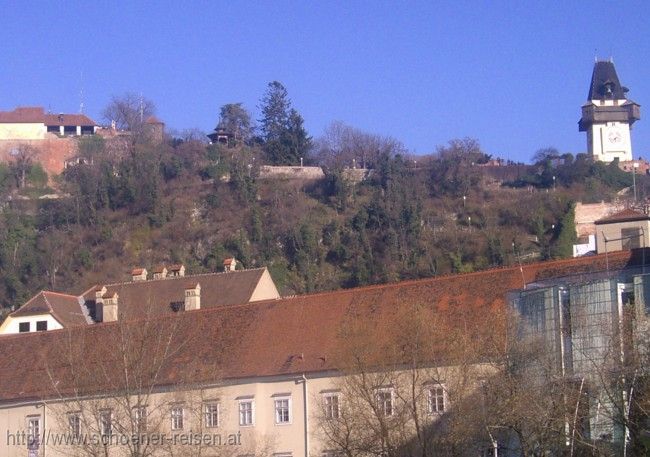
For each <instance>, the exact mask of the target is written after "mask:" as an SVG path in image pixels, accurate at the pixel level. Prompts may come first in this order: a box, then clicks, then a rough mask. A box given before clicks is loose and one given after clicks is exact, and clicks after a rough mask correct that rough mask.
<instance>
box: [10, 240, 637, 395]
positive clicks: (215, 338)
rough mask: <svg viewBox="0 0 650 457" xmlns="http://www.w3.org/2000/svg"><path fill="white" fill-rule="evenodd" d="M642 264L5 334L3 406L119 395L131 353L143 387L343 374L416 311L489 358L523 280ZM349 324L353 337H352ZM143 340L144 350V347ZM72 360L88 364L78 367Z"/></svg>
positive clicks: (402, 331) (399, 331)
mask: <svg viewBox="0 0 650 457" xmlns="http://www.w3.org/2000/svg"><path fill="white" fill-rule="evenodd" d="M635 256H637V253H635V252H630V251H623V252H618V253H612V254H609V256H608V257H606V256H604V255H600V256H593V257H589V258H579V259H569V260H561V261H555V262H546V263H538V264H530V265H524V266H523V267H521V268H520V267H519V266H514V267H508V268H501V269H493V270H488V271H482V272H477V273H469V274H462V275H452V276H445V277H436V278H430V279H423V280H414V281H405V282H400V283H396V284H387V285H377V286H369V287H362V288H357V289H349V290H340V291H335V292H327V293H317V294H312V295H305V296H297V297H291V298H284V299H277V300H268V301H263V302H257V303H249V304H245V305H237V306H228V307H218V308H211V309H200V310H196V311H188V312H182V313H179V314H176V315H167V316H162V317H156V318H150V319H142V320H138V321H130V322H126V321H123V322H117V323H105V324H98V325H92V326H85V327H72V328H70V329H63V330H54V331H50V332H41V333H38V334H36V333H34V334H19V335H11V336H6V337H3V338H0V403H3V402H4V403H7V402H14V401H18V400H30V399H32V400H33V399H41V398H49V397H56V395H67V394H70V393H71V392H73V391H78V392H82V393H91V392H93V391H95V390H98V391H106V390H110V389H117V390H119V389H120V388H121V386H122V380H121V379H120V378H119V376H120V373H121V372H122V371H123V370H120V369H116V367H118V366H119V364H120V363H123V360H124V359H123V358H122V355H123V354H128V355H129V357H131V358H137V354H145V355H147V357H144V358H143V359H142V363H141V369H140V370H139V371H138V373H139V374H137V376H140V377H142V379H141V380H140V381H141V382H142V384H143V385H147V384H151V383H155V384H157V385H160V386H164V385H167V386H169V385H177V384H184V383H192V384H202V383H218V382H220V381H222V380H227V379H241V378H248V377H256V376H278V375H286V376H289V375H297V374H300V373H319V372H325V371H330V370H336V369H337V368H340V367H339V366H338V365H337V357H338V355H339V354H340V350H341V347H343V346H344V345H345V344H346V342H347V341H348V339H350V338H351V339H354V338H361V339H362V340H363V341H366V342H367V343H369V346H371V347H374V348H377V349H378V350H379V349H381V351H379V352H378V356H383V357H385V358H386V359H388V360H389V359H390V358H391V357H392V356H391V353H392V351H391V344H392V343H391V342H392V341H394V340H393V339H392V338H394V337H396V336H404V335H406V336H408V331H409V326H408V325H407V324H405V323H408V319H409V318H410V317H412V316H413V314H414V313H415V312H416V310H421V311H422V312H423V313H424V314H422V315H423V316H430V317H431V319H433V318H439V319H440V321H439V322H440V325H441V327H440V328H441V331H440V332H439V333H441V334H445V333H446V331H445V330H444V329H448V330H452V331H456V332H461V333H462V334H465V335H476V338H478V339H480V341H481V343H482V345H483V346H484V347H485V350H486V351H488V352H489V351H491V350H494V349H495V348H497V347H498V345H499V344H500V343H501V336H502V335H503V333H504V332H503V329H504V324H505V323H504V320H503V317H504V311H505V310H506V308H507V307H506V293H507V292H508V291H510V290H512V289H520V288H522V286H523V284H524V282H525V283H530V282H535V281H539V280H542V279H548V278H552V277H560V276H566V275H571V274H579V273H589V272H595V271H602V270H604V269H605V266H606V265H608V266H609V268H611V269H620V268H623V267H625V266H627V265H629V264H630V263H632V262H635V261H637V259H636V257H635ZM109 290H110V287H109ZM202 293H203V291H202ZM121 297H122V296H121V295H120V299H121ZM424 320H426V319H424ZM346 328H347V329H353V331H352V332H351V333H345V332H342V329H346ZM355 329H357V330H355ZM125 335H132V336H133V341H134V343H133V344H132V346H133V348H138V349H137V350H136V349H130V348H128V347H125V346H124V345H123V342H124V341H125ZM126 340H127V341H128V339H126ZM140 340H142V341H143V342H144V344H137V343H138V342H140ZM166 341H170V344H169V345H167V344H165V342H166ZM162 347H164V348H166V349H168V351H167V352H168V355H167V356H166V358H165V359H164V360H163V361H162V363H161V367H160V368H161V369H160V370H159V374H158V375H157V377H156V379H155V380H154V379H152V378H149V377H148V376H149V374H151V373H153V372H158V370H157V369H156V370H154V369H153V368H154V367H152V366H151V364H153V363H154V361H155V360H161V359H160V358H157V357H152V355H156V354H160V353H161V351H162ZM442 347H443V346H440V347H438V346H437V345H436V344H433V343H432V346H431V348H429V349H430V350H429V352H428V356H427V357H430V358H431V359H432V360H433V359H436V360H438V359H440V360H443V359H444V358H445V356H446V354H445V350H448V349H449V347H446V349H445V350H442V349H441V348H442ZM132 362H133V361H132ZM393 362H398V360H393ZM133 363H134V365H136V364H135V362H133ZM71 364H75V365H80V367H77V369H75V370H71V369H70V367H71ZM142 365H144V366H142ZM81 368H83V369H81ZM73 373H75V374H73ZM54 382H55V383H56V385H57V392H58V393H57V394H55V392H54V389H53V387H52V386H53V383H54Z"/></svg>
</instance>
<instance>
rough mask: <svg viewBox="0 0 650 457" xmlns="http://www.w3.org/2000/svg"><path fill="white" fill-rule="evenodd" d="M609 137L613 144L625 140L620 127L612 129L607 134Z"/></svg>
mask: <svg viewBox="0 0 650 457" xmlns="http://www.w3.org/2000/svg"><path fill="white" fill-rule="evenodd" d="M607 139H608V140H609V142H610V143H612V144H618V143H621V142H623V135H622V134H621V132H620V131H619V130H618V129H611V130H610V131H609V133H608V134H607Z"/></svg>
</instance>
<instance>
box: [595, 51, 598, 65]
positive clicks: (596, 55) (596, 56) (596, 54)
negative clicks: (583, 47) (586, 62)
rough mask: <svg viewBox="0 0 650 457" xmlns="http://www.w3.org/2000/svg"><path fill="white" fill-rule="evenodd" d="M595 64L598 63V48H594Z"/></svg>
mask: <svg viewBox="0 0 650 457" xmlns="http://www.w3.org/2000/svg"><path fill="white" fill-rule="evenodd" d="M594 62H598V48H594Z"/></svg>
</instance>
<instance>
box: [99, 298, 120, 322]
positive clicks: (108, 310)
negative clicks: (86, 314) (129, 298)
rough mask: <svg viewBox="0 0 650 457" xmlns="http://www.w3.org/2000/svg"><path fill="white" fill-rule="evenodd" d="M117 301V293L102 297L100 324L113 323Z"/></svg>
mask: <svg viewBox="0 0 650 457" xmlns="http://www.w3.org/2000/svg"><path fill="white" fill-rule="evenodd" d="M117 299H118V296H117V292H113V294H112V295H105V296H104V297H103V304H102V322H115V321H116V320H117Z"/></svg>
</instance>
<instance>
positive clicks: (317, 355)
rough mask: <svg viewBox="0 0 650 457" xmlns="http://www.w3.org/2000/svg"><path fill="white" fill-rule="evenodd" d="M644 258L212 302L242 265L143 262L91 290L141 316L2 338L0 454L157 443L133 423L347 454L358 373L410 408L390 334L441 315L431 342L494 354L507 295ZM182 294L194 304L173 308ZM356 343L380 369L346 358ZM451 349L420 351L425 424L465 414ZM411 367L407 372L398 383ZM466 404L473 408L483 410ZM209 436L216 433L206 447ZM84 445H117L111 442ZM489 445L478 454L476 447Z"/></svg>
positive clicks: (286, 454)
mask: <svg viewBox="0 0 650 457" xmlns="http://www.w3.org/2000/svg"><path fill="white" fill-rule="evenodd" d="M634 261H635V257H634V255H632V254H631V253H630V252H618V253H613V254H611V255H609V256H608V257H607V259H605V256H595V257H592V258H582V259H570V260H564V261H555V262H548V263H540V264H532V265H524V266H521V267H520V266H517V267H508V268H501V269H494V270H489V271H483V272H477V273H469V274H463V275H454V276H446V277H439V278H430V279H423V280H416V281H405V282H400V283H396V284H389V285H380V286H369V287H362V288H357V289H349V290H341V291H335V292H327V293H317V294H312V295H305V296H297V297H288V298H272V299H267V300H261V301H253V300H250V297H251V296H252V292H246V293H243V294H242V296H243V297H246V300H248V301H246V300H241V303H240V304H230V305H227V304H224V305H223V306H218V305H216V306H204V304H205V305H207V304H208V303H213V302H216V301H218V300H221V298H220V297H221V296H222V295H224V294H226V293H227V292H228V291H227V289H223V287H225V283H223V284H222V286H223V287H221V286H219V287H216V286H214V287H211V288H210V281H209V278H212V277H217V276H219V277H226V278H233V277H236V275H238V274H240V273H239V272H237V271H235V272H228V273H222V274H221V275H204V276H200V275H199V276H179V277H172V278H167V277H165V278H163V279H160V280H144V279H143V278H146V276H147V273H146V272H145V271H143V269H138V270H137V271H133V276H134V278H133V279H134V281H132V282H129V283H122V284H116V285H105V286H102V287H96V288H93V289H92V290H89V291H88V292H87V294H85V295H84V297H86V299H87V300H89V301H90V300H91V299H92V298H93V296H94V297H95V302H96V303H97V297H98V296H100V297H101V299H102V300H103V304H102V306H104V307H110V306H113V305H114V304H116V305H117V306H118V307H119V308H118V312H117V313H116V314H117V315H118V316H119V315H120V313H121V312H122V311H123V312H124V313H125V316H131V317H133V319H128V318H124V319H120V318H119V317H118V319H117V320H112V321H110V322H106V321H104V322H101V323H97V324H95V325H73V326H64V328H62V329H58V330H53V331H48V332H39V333H31V334H14V335H6V336H3V337H0V431H1V432H2V434H3V437H4V436H5V435H6V439H3V440H0V455H3V456H7V457H14V456H23V455H25V454H26V453H27V452H28V450H29V451H30V452H32V454H30V455H39V456H40V455H48V456H49V455H56V454H57V453H59V454H63V455H75V446H77V447H78V446H79V445H78V443H77V444H75V443H74V442H72V443H71V442H68V444H65V443H63V444H62V443H61V442H60V440H59V441H58V442H56V440H55V437H60V436H68V437H70V436H71V437H72V438H73V439H76V440H82V439H93V438H97V437H99V438H101V439H102V440H104V442H105V443H107V446H108V449H107V450H108V455H125V453H126V450H127V449H128V446H145V445H149V444H151V443H150V442H149V441H142V440H141V441H137V440H136V441H134V440H133V439H126V440H124V441H123V439H124V437H127V438H128V436H131V435H132V434H133V433H135V434H136V436H141V435H142V434H143V433H144V434H146V436H147V437H149V438H151V437H152V435H153V436H156V437H157V438H156V439H157V442H158V445H160V440H161V439H164V441H163V444H162V445H163V446H172V447H173V446H176V445H177V444H182V443H183V442H185V446H184V447H181V448H176V451H179V452H180V453H181V454H182V452H185V454H187V455H197V449H198V448H197V446H202V447H203V450H204V451H205V452H204V453H203V454H202V455H212V454H209V453H210V452H212V453H214V452H224V447H223V443H231V446H232V447H230V448H226V452H229V454H228V455H252V454H256V455H274V456H278V457H280V456H282V457H290V456H291V457H302V456H305V457H307V456H310V455H311V456H314V457H315V456H330V455H335V454H336V453H337V452H338V449H339V448H338V447H337V445H336V444H335V443H334V442H333V441H332V437H331V435H328V434H327V433H325V431H326V430H328V427H331V426H332V425H341V424H342V425H345V421H343V420H340V419H342V418H343V415H344V414H348V413H349V412H350V411H351V409H354V408H353V407H352V405H353V404H354V403H352V402H353V401H354V400H355V398H361V399H363V398H364V397H363V395H362V394H359V395H356V396H354V398H353V396H351V395H349V394H346V392H348V391H347V390H345V385H346V382H347V380H348V379H350V378H351V377H355V376H356V377H357V378H359V377H361V378H363V379H369V380H370V384H369V385H368V388H369V389H370V390H369V393H368V394H367V395H369V397H368V398H366V400H367V401H368V402H369V403H367V404H371V405H372V408H375V409H376V411H377V416H376V417H379V418H380V419H381V420H382V421H383V420H393V419H392V418H394V417H397V411H404V409H403V407H404V404H403V399H404V398H405V397H404V395H405V394H406V393H407V392H405V391H402V390H400V389H402V387H401V385H402V384H401V382H402V381H400V379H402V380H403V379H411V377H412V374H413V371H412V370H411V369H407V368H408V366H409V365H408V364H406V365H405V362H406V360H405V359H404V358H403V357H404V354H408V357H409V360H411V359H412V355H413V352H412V351H411V350H410V349H409V346H408V345H407V346H403V345H395V343H394V341H398V340H397V339H399V338H402V339H403V338H410V337H412V336H413V334H414V332H413V326H414V325H416V326H417V325H419V324H428V323H430V322H437V326H435V327H434V328H432V329H431V331H432V332H433V333H432V334H431V336H432V338H427V341H433V340H434V338H435V340H440V337H441V336H444V335H446V334H448V333H450V332H451V331H454V332H456V333H459V334H460V335H466V336H470V338H469V340H471V341H476V342H478V343H480V344H478V347H479V348H496V347H498V346H499V344H500V343H499V342H503V335H504V328H505V322H504V320H503V319H504V317H505V313H504V311H506V310H507V307H508V301H507V292H508V291H510V290H513V289H521V288H522V287H524V286H525V285H527V284H531V283H541V282H543V281H548V280H550V279H551V278H554V277H558V276H566V275H568V274H569V273H574V274H575V273H582V274H584V275H594V274H597V272H600V271H602V270H604V269H605V268H606V265H607V266H608V267H610V268H617V269H621V268H624V267H625V266H626V265H629V264H630V263H633V262H634ZM606 262H607V263H606ZM245 273H246V272H244V274H245ZM247 283H248V282H247ZM228 284H231V283H228ZM199 285H200V286H201V287H200V289H199V287H198V286H199ZM141 286H145V287H144V288H142V289H141V288H140V287H141ZM238 288H239V287H237V289H238ZM104 289H105V290H104ZM172 292H173V294H172ZM183 292H184V293H183ZM188 292H189V294H188ZM197 292H198V293H197ZM197 295H198V296H200V306H188V303H194V304H197V305H198V303H197V302H196V301H193V299H194V298H196V297H197ZM113 300H115V301H114V302H113ZM107 302H108V303H107ZM177 302H181V303H184V305H185V306H182V307H179V308H178V310H174V303H177ZM131 306H133V307H134V308H138V307H140V309H134V310H129V309H128V308H129V307H131ZM146 310H152V312H146ZM153 310H156V311H155V312H153ZM143 311H145V312H143ZM103 312H104V315H106V314H107V311H106V308H104V311H103ZM110 313H113V312H112V311H110ZM422 328H426V327H422ZM402 341H403V340H402ZM352 348H354V350H355V351H354V352H353V353H354V354H358V355H359V356H360V357H361V358H362V359H363V360H365V362H366V363H367V368H368V370H369V371H363V372H362V373H363V374H361V373H359V369H358V368H357V369H356V371H346V369H345V368H343V366H344V365H343V362H342V361H343V360H345V357H346V356H347V354H348V352H347V351H351V349H352ZM413 349H415V348H413ZM453 349H454V346H440V345H438V344H435V345H428V346H427V349H426V350H425V351H423V352H420V355H421V357H422V358H421V361H422V362H424V363H423V364H422V365H419V367H421V368H418V371H417V373H418V377H417V380H416V381H415V384H411V385H412V386H414V387H415V388H416V390H417V391H418V393H419V394H420V393H421V396H419V397H418V398H420V399H421V403H420V402H418V403H417V405H416V408H417V410H418V411H419V413H421V414H422V415H421V420H422V421H423V423H424V424H425V427H427V428H430V427H434V426H435V424H438V423H439V421H441V420H444V418H445V417H446V415H447V414H448V413H449V414H453V411H454V407H455V406H454V405H459V404H460V403H461V400H462V399H461V397H460V394H459V392H460V391H459V390H454V389H451V391H452V392H455V394H456V396H455V397H452V396H449V395H448V393H447V392H448V391H449V386H450V385H454V383H455V382H456V381H455V379H456V378H457V377H458V374H454V373H457V372H456V371H454V370H455V367H454V366H452V365H450V363H451V362H450V359H449V358H448V351H451V350H453ZM356 351H361V352H356ZM481 354H482V355H480V357H479V358H477V359H475V360H472V363H471V364H470V366H469V368H470V369H471V370H472V371H471V372H469V373H468V372H465V374H466V375H467V376H469V378H470V379H471V380H472V381H471V382H469V383H467V382H465V385H466V386H467V388H468V391H469V392H472V389H474V390H475V388H478V386H479V384H480V383H479V381H478V378H480V377H482V376H483V377H484V376H486V375H488V374H489V369H488V368H487V367H485V366H483V362H482V360H483V357H489V355H490V354H491V352H490V350H484V351H483V350H482V352H481ZM352 359H353V360H356V361H357V362H358V360H359V358H358V357H357V356H355V357H353V358H352ZM409 363H412V361H409ZM355 366H358V365H355ZM400 373H406V374H407V375H408V376H407V377H406V378H400V377H399V375H400ZM463 379H465V378H463ZM367 392H368V391H367ZM409 392H411V391H410V390H409ZM470 406H471V407H472V409H473V410H477V405H476V404H472V405H470ZM362 428H363V427H362ZM483 429H485V427H483V428H482V430H483ZM45 430H47V433H45V432H44V431H45ZM488 430H489V428H488ZM197 434H198V435H197ZM206 434H207V435H208V438H207V439H208V441H209V442H206V441H205V438H203V439H202V440H201V441H199V442H197V436H201V437H204V436H205V435H206ZM25 436H26V437H27V441H25ZM21 437H22V438H23V439H22V440H21ZM36 437H39V438H38V439H37V438H36ZM30 438H31V439H30ZM192 440H193V441H192ZM215 440H219V443H220V444H219V445H217V444H216V441H215ZM190 441H191V442H190ZM206 443H207V444H206ZM238 443H239V444H238ZM86 444H87V445H88V446H91V448H92V446H95V448H97V447H98V448H97V450H106V448H102V446H103V445H104V444H103V443H102V441H101V440H100V441H99V442H98V443H94V444H93V443H86ZM371 444H372V443H371ZM374 444H376V445H381V443H380V442H374ZM483 444H485V443H483ZM66 446H67V447H66ZM476 446H478V447H479V448H481V446H482V443H479V442H477V443H476ZM28 448H29V449H28ZM95 448H92V449H95ZM479 448H477V449H476V450H474V451H472V452H473V453H472V454H471V455H478V454H479V452H480V449H479ZM496 448H498V446H497V443H495V449H496ZM481 449H482V448H481ZM185 454H182V455H185ZM174 455H176V454H174ZM179 455H180V454H179ZM220 455H221V454H220ZM499 455H504V454H499Z"/></svg>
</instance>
